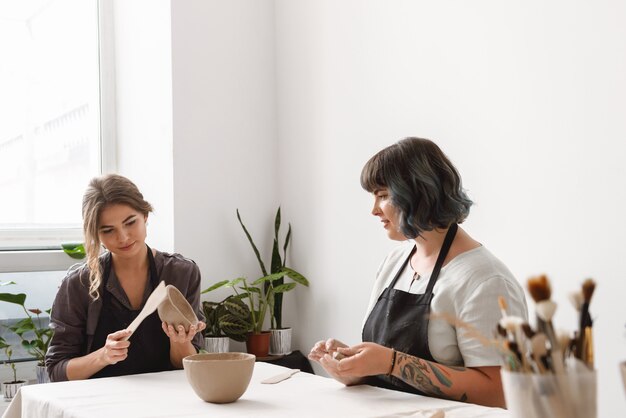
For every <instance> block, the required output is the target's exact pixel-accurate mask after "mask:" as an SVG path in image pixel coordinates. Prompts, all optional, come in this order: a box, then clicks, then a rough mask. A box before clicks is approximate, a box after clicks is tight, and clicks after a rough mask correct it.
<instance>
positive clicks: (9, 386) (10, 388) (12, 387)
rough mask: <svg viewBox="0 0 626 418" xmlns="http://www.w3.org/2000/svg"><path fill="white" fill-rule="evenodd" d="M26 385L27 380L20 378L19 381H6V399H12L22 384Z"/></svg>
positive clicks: (4, 391) (3, 391) (3, 385)
mask: <svg viewBox="0 0 626 418" xmlns="http://www.w3.org/2000/svg"><path fill="white" fill-rule="evenodd" d="M24 385H26V381H24V380H20V381H18V382H4V383H3V384H2V393H3V394H4V400H5V401H7V402H8V401H10V400H11V399H13V397H14V396H15V394H16V393H17V391H18V390H20V388H21V387H22V386H24Z"/></svg>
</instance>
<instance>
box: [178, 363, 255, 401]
mask: <svg viewBox="0 0 626 418" xmlns="http://www.w3.org/2000/svg"><path fill="white" fill-rule="evenodd" d="M255 359H256V357H255V356H254V355H253V354H248V353H202V354H193V355H191V356H187V357H185V358H184V359H183V368H184V369H185V375H186V376H187V381H188V382H189V384H190V385H191V387H192V388H193V390H194V392H196V395H198V397H199V398H200V399H202V400H203V401H205V402H211V403H229V402H234V401H236V400H237V399H239V398H240V397H241V395H243V394H244V392H245V391H246V389H247V388H248V385H249V384H250V378H252V371H253V370H254V361H255Z"/></svg>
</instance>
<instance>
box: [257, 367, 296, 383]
mask: <svg viewBox="0 0 626 418" xmlns="http://www.w3.org/2000/svg"><path fill="white" fill-rule="evenodd" d="M299 371H300V369H293V370H289V371H288V372H284V373H280V374H277V375H276V376H272V377H268V378H267V379H265V380H261V383H263V384H268V385H273V384H274V383H279V382H282V381H283V380H287V379H289V378H290V377H291V376H293V375H294V374H296V373H298V372H299Z"/></svg>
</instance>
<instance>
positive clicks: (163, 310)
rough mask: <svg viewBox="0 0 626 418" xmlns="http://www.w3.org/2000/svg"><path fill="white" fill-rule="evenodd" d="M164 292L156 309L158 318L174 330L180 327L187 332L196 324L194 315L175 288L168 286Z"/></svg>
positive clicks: (196, 320)
mask: <svg viewBox="0 0 626 418" xmlns="http://www.w3.org/2000/svg"><path fill="white" fill-rule="evenodd" d="M165 292H166V296H165V297H164V298H163V301H162V302H161V303H160V304H159V307H158V308H157V311H158V312H159V318H161V321H164V322H166V323H167V324H169V325H172V326H173V327H174V328H177V327H178V326H179V325H182V326H183V327H185V331H187V332H188V331H189V327H190V326H191V325H197V324H198V317H197V316H196V313H195V312H194V311H193V308H192V307H191V305H190V304H189V302H187V299H185V296H183V294H182V293H180V290H178V289H177V288H176V287H174V286H172V285H171V284H168V285H167V286H165Z"/></svg>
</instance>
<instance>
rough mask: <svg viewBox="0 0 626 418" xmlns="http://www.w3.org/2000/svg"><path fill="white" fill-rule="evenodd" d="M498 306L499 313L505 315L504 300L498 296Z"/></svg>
mask: <svg viewBox="0 0 626 418" xmlns="http://www.w3.org/2000/svg"><path fill="white" fill-rule="evenodd" d="M498 305H500V311H502V313H503V314H504V313H506V300H505V299H504V296H498Z"/></svg>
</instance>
